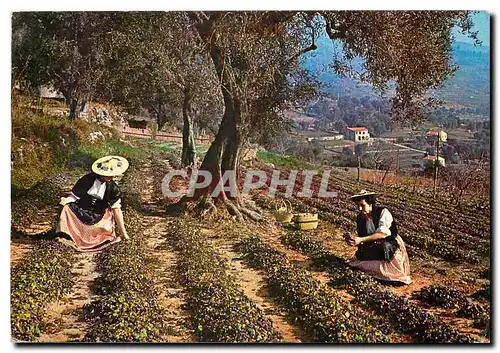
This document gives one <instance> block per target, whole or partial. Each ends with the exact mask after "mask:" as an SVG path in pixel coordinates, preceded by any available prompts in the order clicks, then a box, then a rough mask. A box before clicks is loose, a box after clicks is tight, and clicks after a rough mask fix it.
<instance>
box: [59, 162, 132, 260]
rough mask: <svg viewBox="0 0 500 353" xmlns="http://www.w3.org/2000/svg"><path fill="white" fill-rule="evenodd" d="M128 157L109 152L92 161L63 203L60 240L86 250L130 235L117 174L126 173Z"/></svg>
mask: <svg viewBox="0 0 500 353" xmlns="http://www.w3.org/2000/svg"><path fill="white" fill-rule="evenodd" d="M128 165H129V164H128V161H127V160H126V159H125V158H123V157H119V156H106V157H103V158H100V159H98V160H97V161H95V162H94V163H93V165H92V172H91V173H89V174H86V175H84V176H83V177H81V178H80V179H79V180H78V181H77V182H76V184H75V186H74V187H73V189H72V190H71V193H70V194H69V196H68V197H63V198H61V202H60V204H61V205H63V208H62V211H61V215H60V217H59V222H58V224H57V229H56V231H57V232H58V233H60V234H61V235H62V237H61V238H59V240H60V241H61V242H62V243H64V244H66V245H69V246H71V247H73V248H74V249H76V250H78V251H82V252H92V251H99V250H102V249H104V248H106V247H107V246H109V245H111V244H114V243H117V242H119V241H120V240H121V238H120V237H119V236H117V235H116V233H115V225H116V226H117V228H118V230H119V232H120V234H121V236H122V237H123V238H124V239H128V234H127V231H126V229H125V223H124V220H123V214H122V211H121V191H120V188H119V187H118V185H117V184H116V183H115V182H114V180H113V178H114V177H116V176H119V175H122V174H123V173H124V172H125V171H126V170H127V168H128Z"/></svg>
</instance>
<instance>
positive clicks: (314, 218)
mask: <svg viewBox="0 0 500 353" xmlns="http://www.w3.org/2000/svg"><path fill="white" fill-rule="evenodd" d="M295 226H296V228H297V229H301V230H310V229H316V228H317V227H318V214H317V213H297V214H295Z"/></svg>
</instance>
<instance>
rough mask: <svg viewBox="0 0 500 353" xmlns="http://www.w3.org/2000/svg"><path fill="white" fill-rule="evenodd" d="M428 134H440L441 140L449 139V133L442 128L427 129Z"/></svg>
mask: <svg viewBox="0 0 500 353" xmlns="http://www.w3.org/2000/svg"><path fill="white" fill-rule="evenodd" d="M426 135H427V136H428V137H430V136H438V135H439V141H441V142H445V141H446V140H447V139H448V134H447V133H446V132H444V131H442V130H437V129H431V130H429V131H427V133H426Z"/></svg>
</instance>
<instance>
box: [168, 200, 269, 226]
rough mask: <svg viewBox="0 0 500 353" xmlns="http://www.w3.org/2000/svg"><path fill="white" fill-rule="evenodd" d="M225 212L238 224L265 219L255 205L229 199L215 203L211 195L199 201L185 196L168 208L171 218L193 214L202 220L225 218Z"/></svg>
mask: <svg viewBox="0 0 500 353" xmlns="http://www.w3.org/2000/svg"><path fill="white" fill-rule="evenodd" d="M224 210H225V211H227V213H228V214H229V216H231V217H232V218H233V219H234V220H236V221H238V222H244V221H245V220H252V221H255V222H259V221H261V220H262V219H263V216H262V214H261V212H262V211H261V210H260V209H259V208H258V207H256V206H255V205H252V204H251V203H248V202H247V203H245V205H243V204H242V202H240V201H239V200H230V199H228V198H227V197H221V198H220V199H218V200H216V201H215V202H214V201H213V200H212V198H211V197H210V196H209V195H206V196H202V197H201V198H199V199H198V200H193V199H189V198H188V197H186V196H184V197H182V198H181V199H180V200H179V201H178V202H176V203H175V204H172V205H169V206H167V214H169V215H171V216H180V215H183V214H187V213H192V214H195V215H196V216H197V217H199V218H202V219H212V218H214V217H217V216H222V217H223V215H224V212H223V211H224Z"/></svg>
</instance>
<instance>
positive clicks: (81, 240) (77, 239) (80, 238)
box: [56, 204, 120, 252]
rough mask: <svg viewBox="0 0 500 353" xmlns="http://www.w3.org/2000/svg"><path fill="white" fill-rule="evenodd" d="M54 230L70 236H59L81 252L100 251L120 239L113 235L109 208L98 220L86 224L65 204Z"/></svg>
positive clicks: (63, 241) (112, 222)
mask: <svg viewBox="0 0 500 353" xmlns="http://www.w3.org/2000/svg"><path fill="white" fill-rule="evenodd" d="M56 231H57V232H62V233H65V234H67V235H68V236H69V237H70V238H71V240H68V239H64V238H60V239H59V240H60V241H61V242H62V243H63V244H66V245H68V246H71V247H72V248H74V249H76V250H78V251H82V252H92V251H100V250H102V249H105V248H106V247H108V246H110V245H112V244H115V243H118V242H119V241H120V238H119V237H117V236H116V235H115V221H114V218H113V216H112V214H111V211H110V210H109V209H107V210H106V213H105V214H104V216H103V217H102V219H101V220H100V221H99V222H97V223H96V224H93V225H88V224H85V223H83V222H82V221H80V219H78V217H77V216H76V215H75V214H74V213H73V211H72V210H71V208H70V207H69V205H68V204H67V205H65V206H64V207H63V209H62V211H61V216H60V218H59V222H58V224H57V228H56Z"/></svg>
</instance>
